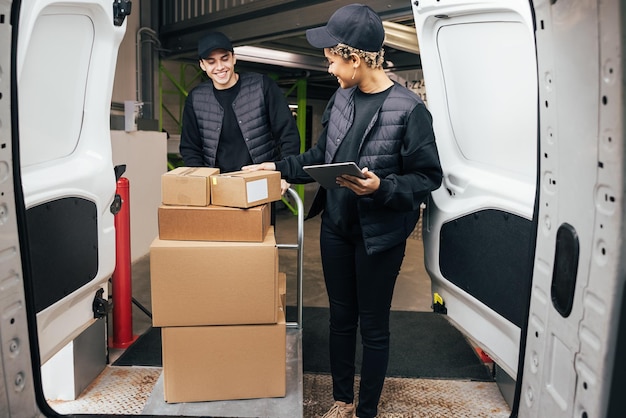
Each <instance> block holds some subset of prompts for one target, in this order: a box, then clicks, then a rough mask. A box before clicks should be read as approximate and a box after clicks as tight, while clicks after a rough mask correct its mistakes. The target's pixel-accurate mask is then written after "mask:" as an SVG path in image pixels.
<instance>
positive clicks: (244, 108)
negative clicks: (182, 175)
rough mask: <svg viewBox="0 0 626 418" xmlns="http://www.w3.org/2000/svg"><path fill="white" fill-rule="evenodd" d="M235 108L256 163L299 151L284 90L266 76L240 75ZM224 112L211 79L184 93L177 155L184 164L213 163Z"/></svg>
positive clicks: (211, 164) (194, 165)
mask: <svg viewBox="0 0 626 418" xmlns="http://www.w3.org/2000/svg"><path fill="white" fill-rule="evenodd" d="M238 82H239V83H241V86H240V90H239V94H238V95H237V97H236V98H235V100H234V102H233V110H234V112H235V115H236V116H237V120H238V121H239V128H240V129H241V133H242V134H243V138H244V140H245V142H246V146H247V147H248V151H249V152H250V156H251V157H252V161H253V162H254V163H262V162H264V161H274V160H277V159H279V158H282V157H285V156H287V155H297V154H298V153H299V152H300V135H299V133H298V129H297V126H296V124H295V120H294V118H293V115H292V114H291V111H290V110H289V107H288V105H287V102H286V100H285V98H284V97H283V94H282V92H281V91H280V89H279V88H278V86H277V85H276V84H275V83H274V82H273V81H272V80H271V79H270V78H269V77H266V76H263V75H261V74H255V73H243V74H240V75H239V81H238ZM223 117H224V110H223V109H222V107H221V106H220V104H219V103H218V101H217V99H216V97H215V94H214V93H213V83H212V82H211V81H210V80H209V81H206V82H204V83H202V84H200V85H198V86H197V87H195V88H194V89H193V90H192V91H191V92H190V93H189V95H188V96H187V99H186V101H185V109H184V114H183V130H182V134H181V140H180V153H181V156H182V157H183V161H184V163H185V165H186V166H190V167H198V166H208V167H215V156H216V153H217V146H218V143H219V139H220V132H221V129H222V119H223Z"/></svg>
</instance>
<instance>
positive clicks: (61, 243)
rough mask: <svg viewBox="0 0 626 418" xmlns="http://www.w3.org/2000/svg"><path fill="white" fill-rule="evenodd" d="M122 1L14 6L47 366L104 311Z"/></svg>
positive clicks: (24, 158) (30, 222) (42, 1)
mask: <svg viewBox="0 0 626 418" xmlns="http://www.w3.org/2000/svg"><path fill="white" fill-rule="evenodd" d="M115 3H116V2H113V1H110V0H84V1H83V0H81V1H72V2H57V1H54V0H30V1H23V2H21V4H20V2H14V3H13V16H14V18H15V19H16V20H15V21H14V22H13V24H15V23H17V27H16V28H17V31H15V30H14V34H15V33H16V34H17V42H16V44H15V45H16V46H17V51H16V53H15V55H14V57H15V59H16V66H15V68H16V76H17V103H18V104H19V112H18V114H19V118H18V121H17V122H18V129H19V155H20V161H19V163H20V167H21V182H22V189H23V194H24V204H25V208H26V231H27V237H28V256H27V257H25V260H26V261H27V263H28V264H29V266H30V269H31V271H30V272H31V275H32V277H31V279H32V289H33V293H34V308H35V311H36V314H37V330H38V340H39V351H40V357H41V363H42V364H44V363H45V362H47V361H48V360H49V359H50V358H51V357H52V356H53V355H54V354H55V353H56V352H58V351H59V350H60V349H61V348H62V347H64V346H65V345H66V344H67V343H68V342H70V341H72V340H73V339H74V338H75V337H77V336H78V335H79V334H80V333H81V332H82V331H84V330H85V329H86V328H87V327H89V326H90V325H91V324H92V323H94V321H96V320H98V318H102V317H103V316H105V315H106V312H103V310H106V308H103V306H102V305H103V304H104V305H106V299H107V294H108V279H109V278H110V277H111V274H112V272H113V270H114V268H115V229H114V212H115V205H113V203H114V198H115V187H116V173H115V172H114V167H113V162H112V156H111V137H110V103H111V93H112V89H113V78H114V74H115V64H116V60H117V50H118V47H119V44H120V42H121V40H122V37H123V35H124V31H125V24H123V23H122V22H123V17H124V15H123V13H122V15H121V16H116V12H118V14H119V10H117V8H116V6H115ZM103 329H104V328H103ZM102 337H103V341H106V336H105V335H102Z"/></svg>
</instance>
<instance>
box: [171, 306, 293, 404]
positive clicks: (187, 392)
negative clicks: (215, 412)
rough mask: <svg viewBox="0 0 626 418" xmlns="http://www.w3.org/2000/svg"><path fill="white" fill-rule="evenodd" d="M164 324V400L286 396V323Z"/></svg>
mask: <svg viewBox="0 0 626 418" xmlns="http://www.w3.org/2000/svg"><path fill="white" fill-rule="evenodd" d="M279 316H280V318H279V321H278V322H277V323H276V324H267V325H218V326H206V327H167V328H162V329H161V333H162V347H163V353H162V355H163V388H164V395H165V401H166V402H168V403H176V402H204V401H216V400H231V399H254V398H275V397H283V396H285V394H286V379H287V376H286V362H287V355H286V354H287V353H286V329H285V328H286V326H285V317H284V311H283V310H279Z"/></svg>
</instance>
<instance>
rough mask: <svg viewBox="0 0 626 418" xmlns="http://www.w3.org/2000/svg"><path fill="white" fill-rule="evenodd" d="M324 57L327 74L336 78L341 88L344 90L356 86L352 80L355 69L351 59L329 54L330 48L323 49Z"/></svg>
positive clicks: (355, 82) (355, 81)
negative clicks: (326, 64)
mask: <svg viewBox="0 0 626 418" xmlns="http://www.w3.org/2000/svg"><path fill="white" fill-rule="evenodd" d="M324 56H325V57H326V61H327V63H328V72H329V73H330V74H332V75H333V76H335V77H336V78H337V81H338V82H339V86H340V87H341V88H344V89H346V88H349V87H352V86H355V85H356V84H357V80H355V79H354V75H355V73H356V67H355V63H354V62H353V61H352V60H351V59H345V58H343V57H342V56H341V55H337V54H335V53H333V52H331V51H330V48H324Z"/></svg>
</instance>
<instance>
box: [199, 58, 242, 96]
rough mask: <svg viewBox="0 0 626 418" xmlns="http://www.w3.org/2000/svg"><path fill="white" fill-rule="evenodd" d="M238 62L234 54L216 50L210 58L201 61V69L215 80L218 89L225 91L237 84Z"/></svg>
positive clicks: (214, 83)
mask: <svg viewBox="0 0 626 418" xmlns="http://www.w3.org/2000/svg"><path fill="white" fill-rule="evenodd" d="M236 62H237V59H236V58H235V54H233V53H232V52H230V51H227V50H225V49H216V50H213V51H212V52H211V53H210V54H209V56H208V57H206V58H204V59H201V60H200V68H202V70H203V71H204V72H205V73H206V74H207V75H208V76H209V78H210V79H211V80H213V85H214V86H215V88H216V89H218V90H224V89H228V88H230V87H232V86H234V85H235V83H237V75H236V74H235V63H236Z"/></svg>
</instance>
